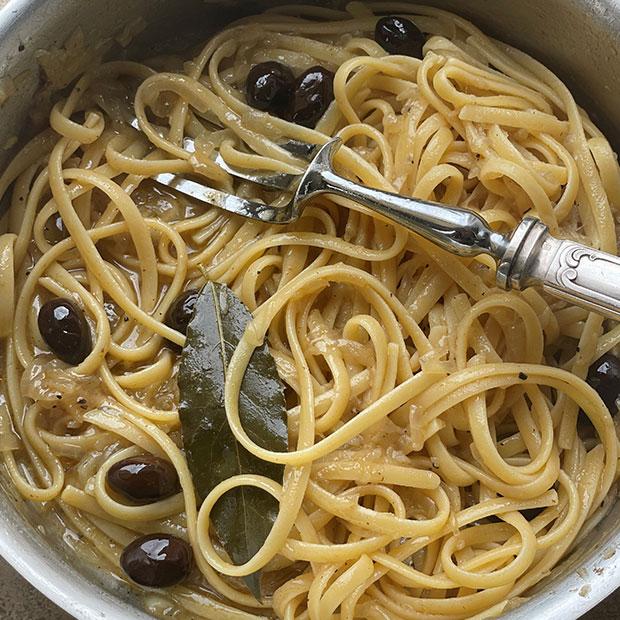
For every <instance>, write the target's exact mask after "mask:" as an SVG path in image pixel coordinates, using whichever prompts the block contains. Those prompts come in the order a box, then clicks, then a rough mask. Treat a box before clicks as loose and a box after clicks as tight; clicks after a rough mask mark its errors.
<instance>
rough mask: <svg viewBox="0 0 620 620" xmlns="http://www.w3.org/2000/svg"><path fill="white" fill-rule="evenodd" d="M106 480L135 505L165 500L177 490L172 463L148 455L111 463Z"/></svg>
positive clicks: (176, 479)
mask: <svg viewBox="0 0 620 620" xmlns="http://www.w3.org/2000/svg"><path fill="white" fill-rule="evenodd" d="M107 481H108V485H109V486H110V488H112V489H113V490H114V491H116V492H117V493H119V494H120V495H122V496H123V497H125V498H126V499H128V500H130V501H132V502H135V503H138V504H150V503H152V502H157V501H159V500H162V499H166V498H167V497H170V496H171V495H174V494H175V493H177V491H178V490H179V477H178V475H177V472H176V469H175V468H174V467H173V466H172V464H171V463H170V462H169V461H166V460H164V459H160V458H159V457H157V456H152V455H149V454H147V455H143V456H135V457H132V458H128V459H124V460H122V461H119V462H118V463H114V465H112V467H110V469H109V470H108V475H107Z"/></svg>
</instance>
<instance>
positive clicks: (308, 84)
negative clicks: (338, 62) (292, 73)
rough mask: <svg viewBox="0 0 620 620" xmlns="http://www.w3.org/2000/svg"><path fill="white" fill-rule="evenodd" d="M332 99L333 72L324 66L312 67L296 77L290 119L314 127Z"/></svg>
mask: <svg viewBox="0 0 620 620" xmlns="http://www.w3.org/2000/svg"><path fill="white" fill-rule="evenodd" d="M333 100H334V74H333V73H332V72H331V71H328V70H327V69H325V68H324V67H312V68H311V69H308V70H307V71H306V72H305V73H302V74H301V75H300V76H299V77H298V78H297V82H296V84H295V93H294V95H293V102H292V104H291V109H290V112H289V117H290V120H291V121H293V122H294V123H297V124H298V125H303V126H304V127H314V126H315V125H316V124H317V123H318V122H319V120H320V118H321V117H322V116H323V114H325V112H326V110H327V108H328V107H329V104H330V103H331V102H332V101H333Z"/></svg>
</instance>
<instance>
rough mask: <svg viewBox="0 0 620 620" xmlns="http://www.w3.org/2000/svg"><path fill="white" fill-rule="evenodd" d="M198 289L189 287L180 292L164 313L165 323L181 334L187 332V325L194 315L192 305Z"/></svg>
mask: <svg viewBox="0 0 620 620" xmlns="http://www.w3.org/2000/svg"><path fill="white" fill-rule="evenodd" d="M197 299H198V291H196V290H194V289H191V290H189V291H185V292H184V293H181V294H180V295H179V296H178V297H177V298H176V299H175V300H174V301H173V302H172V305H171V306H170V308H169V310H168V312H167V314H166V325H167V326H168V327H171V328H172V329H175V330H176V331H178V332H181V333H182V334H186V333H187V326H188V325H189V322H190V321H191V320H192V317H193V316H194V307H195V306H196V300H197Z"/></svg>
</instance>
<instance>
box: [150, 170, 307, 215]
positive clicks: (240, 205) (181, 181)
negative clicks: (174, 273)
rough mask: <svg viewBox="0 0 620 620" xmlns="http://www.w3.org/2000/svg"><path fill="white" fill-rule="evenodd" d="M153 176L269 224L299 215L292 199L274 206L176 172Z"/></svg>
mask: <svg viewBox="0 0 620 620" xmlns="http://www.w3.org/2000/svg"><path fill="white" fill-rule="evenodd" d="M152 178H153V180H154V181H156V182H157V183H161V184H162V185H165V186H166V187H169V188H171V189H173V190H176V191H177V192H180V193H182V194H185V195H186V196H191V197H192V198H194V199H195V200H199V201H200V202H204V203H206V204H208V205H210V206H213V207H218V208H219V209H224V210H225V211H229V212H230V213H235V214H236V215H241V216H243V217H247V218H250V219H253V220H259V221H261V222H265V223H268V224H290V223H291V222H294V221H295V220H296V219H297V217H298V216H297V210H296V209H295V207H294V204H293V202H292V201H291V202H290V203H289V204H288V205H285V206H282V207H272V206H271V205H265V204H262V203H260V202H256V201H254V200H246V199H245V198H239V197H238V196H235V195H234V194H227V193H226V192H222V191H220V190H217V189H213V188H211V187H207V186H206V185H202V184H201V183H197V182H196V181H191V180H190V179H185V178H183V177H180V176H178V175H176V174H169V173H164V174H158V175H155V176H154V177H152Z"/></svg>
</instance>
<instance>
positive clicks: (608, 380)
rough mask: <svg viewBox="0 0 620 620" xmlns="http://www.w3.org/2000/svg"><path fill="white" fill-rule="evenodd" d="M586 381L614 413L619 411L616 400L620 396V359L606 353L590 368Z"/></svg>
mask: <svg viewBox="0 0 620 620" xmlns="http://www.w3.org/2000/svg"><path fill="white" fill-rule="evenodd" d="M586 381H587V382H588V383H589V384H590V385H591V386H592V387H593V388H594V389H595V390H596V391H597V392H598V395H599V396H600V397H601V398H602V399H603V402H604V403H605V406H606V407H607V409H609V411H610V412H611V414H612V415H615V414H616V413H617V412H618V406H617V405H616V400H617V399H618V397H619V396H620V359H618V358H617V357H616V356H615V355H612V354H611V353H605V355H603V356H602V357H600V358H599V359H598V360H596V362H594V364H592V366H590V369H589V370H588V377H587V379H586Z"/></svg>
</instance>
